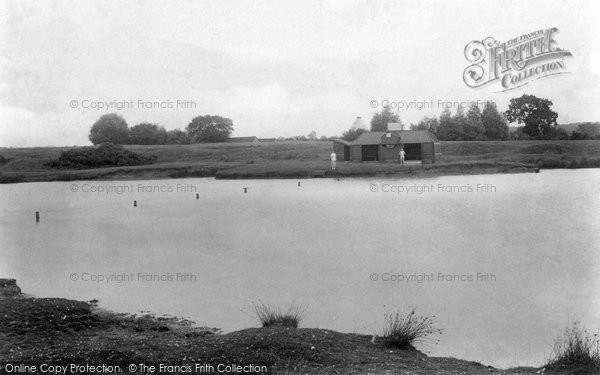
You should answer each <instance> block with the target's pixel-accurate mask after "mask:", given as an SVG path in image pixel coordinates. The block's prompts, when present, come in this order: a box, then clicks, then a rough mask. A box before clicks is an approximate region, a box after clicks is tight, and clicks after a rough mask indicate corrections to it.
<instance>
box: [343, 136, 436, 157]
mask: <svg viewBox="0 0 600 375" xmlns="http://www.w3.org/2000/svg"><path fill="white" fill-rule="evenodd" d="M400 148H403V149H404V152H405V153H406V156H405V158H404V160H405V161H411V160H412V161H420V162H421V163H423V164H431V163H435V162H436V161H439V159H440V157H441V155H442V150H441V146H440V141H439V140H438V139H437V137H436V136H435V135H433V134H432V133H431V132H429V131H428V130H390V131H375V132H364V133H362V134H361V135H360V136H358V138H356V139H355V140H354V141H352V142H346V141H343V140H335V141H334V142H333V150H334V152H335V153H336V155H337V159H338V160H340V161H341V160H349V161H380V162H385V161H398V160H399V153H400Z"/></svg>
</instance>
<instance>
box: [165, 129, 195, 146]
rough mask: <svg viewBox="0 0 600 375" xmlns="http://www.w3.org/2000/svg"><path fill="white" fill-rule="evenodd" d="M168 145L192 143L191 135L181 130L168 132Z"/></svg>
mask: <svg viewBox="0 0 600 375" xmlns="http://www.w3.org/2000/svg"><path fill="white" fill-rule="evenodd" d="M166 143H167V144H168V145H187V144H189V143H190V137H189V135H188V134H187V133H186V132H184V131H183V130H181V129H173V130H169V131H168V132H167V142H166Z"/></svg>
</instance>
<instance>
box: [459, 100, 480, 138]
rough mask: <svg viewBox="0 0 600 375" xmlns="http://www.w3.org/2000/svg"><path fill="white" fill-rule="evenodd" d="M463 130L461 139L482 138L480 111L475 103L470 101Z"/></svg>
mask: <svg viewBox="0 0 600 375" xmlns="http://www.w3.org/2000/svg"><path fill="white" fill-rule="evenodd" d="M463 131H464V134H463V139H464V140H465V141H480V140H482V139H483V132H484V129H483V122H482V120H481V111H480V110H479V106H478V105H477V103H472V104H471V105H470V106H469V110H468V111H467V116H466V121H465V123H464V126H463Z"/></svg>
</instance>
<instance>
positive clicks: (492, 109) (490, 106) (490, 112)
mask: <svg viewBox="0 0 600 375" xmlns="http://www.w3.org/2000/svg"><path fill="white" fill-rule="evenodd" d="M481 123H482V125H483V135H484V136H485V138H486V139H488V140H498V141H504V140H506V139H508V123H507V121H506V118H504V116H502V114H500V112H498V109H497V108H496V103H494V102H492V101H488V102H485V104H484V106H483V112H482V113H481Z"/></svg>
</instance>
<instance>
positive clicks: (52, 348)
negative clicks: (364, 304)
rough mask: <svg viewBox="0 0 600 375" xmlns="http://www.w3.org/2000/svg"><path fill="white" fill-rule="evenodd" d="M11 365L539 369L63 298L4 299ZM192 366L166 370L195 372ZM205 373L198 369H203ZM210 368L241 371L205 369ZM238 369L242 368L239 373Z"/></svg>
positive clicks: (317, 332)
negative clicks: (206, 324) (219, 326)
mask: <svg viewBox="0 0 600 375" xmlns="http://www.w3.org/2000/svg"><path fill="white" fill-rule="evenodd" d="M8 363H11V364H27V365H30V366H31V365H37V366H39V365H41V364H44V363H45V364H54V365H56V364H63V365H64V364H71V363H74V364H90V365H101V364H106V365H110V366H120V368H121V369H122V370H123V372H124V373H131V374H138V373H140V374H144V373H148V372H144V371H137V370H134V371H131V370H129V371H128V369H130V367H129V365H131V364H138V365H139V364H141V363H143V364H146V365H149V366H150V365H154V366H159V365H160V364H163V365H166V366H173V368H175V366H192V368H195V365H196V364H199V365H202V364H211V365H213V366H215V368H216V367H217V366H218V365H219V364H236V365H240V366H244V365H250V364H252V365H258V366H262V365H264V366H267V367H268V369H269V373H272V374H367V373H369V374H374V375H376V374H381V375H383V374H412V375H418V374H422V375H426V374H428V375H432V374H464V375H480V374H507V375H508V374H510V375H517V374H520V375H525V374H535V373H536V369H532V368H524V369H518V370H498V369H494V368H492V367H487V366H484V365H481V364H479V363H475V362H470V361H463V360H459V359H454V358H439V357H428V356H426V355H425V354H423V353H421V352H419V351H417V350H397V349H392V350H390V348H389V347H388V346H386V345H384V344H383V343H380V342H372V340H371V336H367V335H360V334H351V333H340V332H335V331H330V330H326V329H310V328H297V329H295V328H290V327H281V326H272V327H266V328H250V329H245V330H242V331H237V332H232V333H227V334H221V333H219V332H218V330H216V329H211V328H199V327H195V326H193V325H192V324H191V323H190V322H188V321H185V320H183V321H182V320H179V319H175V318H155V317H153V316H148V315H145V316H141V317H136V316H131V315H124V314H116V313H112V312H108V311H102V310H98V309H97V308H94V307H93V306H91V305H90V304H89V303H86V302H80V301H73V300H67V299H61V298H4V299H3V298H0V373H2V368H1V367H2V366H4V365H6V364H8ZM189 372H193V371H178V370H173V371H168V370H165V371H162V372H161V373H174V374H177V373H189ZM196 373H199V372H196ZM203 373H221V374H227V373H234V372H232V371H224V372H219V371H218V370H216V369H215V371H204V372H203ZM238 373H239V372H238Z"/></svg>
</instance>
